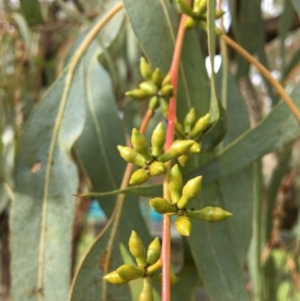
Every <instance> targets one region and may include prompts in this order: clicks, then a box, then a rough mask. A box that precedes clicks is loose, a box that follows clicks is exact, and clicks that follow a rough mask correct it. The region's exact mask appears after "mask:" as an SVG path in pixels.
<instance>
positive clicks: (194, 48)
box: [124, 0, 209, 121]
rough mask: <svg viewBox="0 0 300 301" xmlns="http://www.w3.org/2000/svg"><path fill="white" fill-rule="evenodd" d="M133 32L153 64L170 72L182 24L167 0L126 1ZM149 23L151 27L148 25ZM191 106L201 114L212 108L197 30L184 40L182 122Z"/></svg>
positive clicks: (178, 112)
mask: <svg viewBox="0 0 300 301" xmlns="http://www.w3.org/2000/svg"><path fill="white" fill-rule="evenodd" d="M124 5H125V9H126V12H127V14H128V17H129V20H130V23H131V25H132V28H133V31H134V33H135V35H136V37H137V39H138V42H139V44H140V46H141V48H142V51H143V52H144V54H145V56H146V57H147V58H148V59H149V60H150V62H151V64H152V67H153V68H156V67H159V68H161V70H162V71H163V73H164V74H166V73H167V72H168V71H169V68H170V64H171V60H172V56H173V50H174V45H175V40H176V32H177V28H178V24H179V15H178V13H177V12H176V11H175V9H174V7H173V6H172V5H171V4H170V3H169V1H168V0H154V1H147V0H141V1H135V0H125V1H124ZM149 24H150V25H151V26H149ZM191 107H195V109H196V112H197V115H198V116H202V115H204V114H206V113H207V112H208V110H209V90H208V85H207V76H206V69H205V65H204V58H203V54H202V53H201V50H200V46H199V43H198V40H197V36H196V33H195V31H194V30H191V31H188V32H187V33H186V36H185V39H184V46H183V51H182V57H181V66H180V80H179V87H178V105H177V108H178V109H177V116H178V119H179V121H182V120H183V119H184V116H185V115H186V113H187V112H188V110H189V109H190V108H191Z"/></svg>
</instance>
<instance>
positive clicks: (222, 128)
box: [201, 0, 227, 152]
mask: <svg viewBox="0 0 300 301" xmlns="http://www.w3.org/2000/svg"><path fill="white" fill-rule="evenodd" d="M215 8H216V1H215V0H213V1H208V10H207V12H208V13H207V22H208V30H207V36H208V52H209V58H210V64H211V77H210V109H209V113H210V119H211V122H212V123H213V124H214V126H213V127H212V128H211V129H210V130H209V131H208V133H207V134H206V135H205V136H204V137H203V138H202V139H201V145H202V149H203V151H206V152H207V151H210V150H212V149H213V148H214V147H215V146H217V145H218V144H219V143H220V142H221V140H222V139H223V138H224V136H225V134H226V131H227V117H226V113H225V110H224V109H223V108H222V106H221V104H220V102H219V100H218V96H217V91H216V84H215V71H214V59H215V48H216V45H215V39H216V36H215Z"/></svg>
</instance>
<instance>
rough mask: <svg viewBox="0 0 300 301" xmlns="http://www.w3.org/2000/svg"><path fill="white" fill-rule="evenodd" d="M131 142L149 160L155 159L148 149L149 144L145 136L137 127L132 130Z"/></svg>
mask: <svg viewBox="0 0 300 301" xmlns="http://www.w3.org/2000/svg"><path fill="white" fill-rule="evenodd" d="M131 143H132V146H133V148H134V149H135V150H136V151H137V152H138V153H139V154H141V155H142V156H143V157H144V158H145V159H146V160H147V161H151V160H152V159H153V158H152V156H151V155H150V153H149V151H148V149H149V146H148V142H147V140H146V138H145V136H144V135H143V134H141V133H140V132H139V131H138V130H137V129H133V130H132V134H131Z"/></svg>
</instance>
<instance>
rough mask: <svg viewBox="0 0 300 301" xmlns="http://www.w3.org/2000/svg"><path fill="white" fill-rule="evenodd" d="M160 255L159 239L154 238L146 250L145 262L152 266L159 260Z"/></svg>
mask: <svg viewBox="0 0 300 301" xmlns="http://www.w3.org/2000/svg"><path fill="white" fill-rule="evenodd" d="M160 253H161V246H160V241H159V238H158V237H156V238H154V239H153V240H152V242H151V243H150V245H149V247H148V250H147V262H148V263H149V264H150V265H152V264H154V263H156V262H157V260H158V259H159V258H160Z"/></svg>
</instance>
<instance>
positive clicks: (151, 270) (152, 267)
mask: <svg viewBox="0 0 300 301" xmlns="http://www.w3.org/2000/svg"><path fill="white" fill-rule="evenodd" d="M159 269H161V259H160V258H159V259H158V260H157V261H156V262H155V263H154V264H152V265H149V266H147V268H146V276H152V275H153V274H154V273H155V272H156V271H158V270H159Z"/></svg>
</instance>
